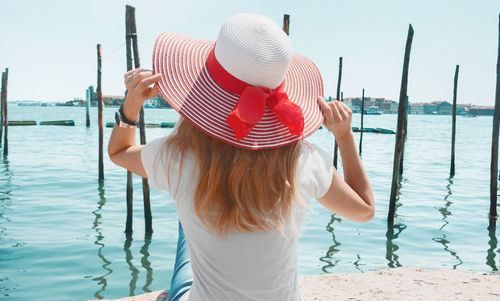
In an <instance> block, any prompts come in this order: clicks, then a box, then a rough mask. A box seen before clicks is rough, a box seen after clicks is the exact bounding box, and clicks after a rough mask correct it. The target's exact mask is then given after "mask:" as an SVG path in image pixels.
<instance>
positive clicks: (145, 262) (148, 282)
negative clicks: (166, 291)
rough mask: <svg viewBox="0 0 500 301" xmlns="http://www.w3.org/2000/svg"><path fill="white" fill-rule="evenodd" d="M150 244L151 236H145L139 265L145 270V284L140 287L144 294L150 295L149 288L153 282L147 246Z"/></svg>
mask: <svg viewBox="0 0 500 301" xmlns="http://www.w3.org/2000/svg"><path fill="white" fill-rule="evenodd" d="M150 244H151V236H146V238H145V239H144V245H143V246H142V248H141V251H140V252H141V254H142V258H141V265H142V267H143V268H144V269H145V270H146V283H145V284H144V286H143V287H142V290H143V291H144V292H146V293H150V292H151V290H150V289H149V286H150V285H151V283H152V282H153V269H152V268H151V262H149V245H150Z"/></svg>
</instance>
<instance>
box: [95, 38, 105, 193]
mask: <svg viewBox="0 0 500 301" xmlns="http://www.w3.org/2000/svg"><path fill="white" fill-rule="evenodd" d="M101 73H102V51H101V44H97V110H98V113H97V114H98V116H97V119H98V125H99V183H102V181H104V159H103V158H104V154H103V152H104V145H103V139H104V138H103V137H104V134H103V126H102V87H101Z"/></svg>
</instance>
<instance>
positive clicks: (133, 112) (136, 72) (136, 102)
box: [123, 68, 161, 121]
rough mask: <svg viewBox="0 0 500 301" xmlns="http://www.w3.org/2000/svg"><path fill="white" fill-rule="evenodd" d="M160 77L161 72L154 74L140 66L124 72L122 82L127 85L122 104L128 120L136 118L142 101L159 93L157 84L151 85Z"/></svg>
mask: <svg viewBox="0 0 500 301" xmlns="http://www.w3.org/2000/svg"><path fill="white" fill-rule="evenodd" d="M160 79H161V74H159V73H158V74H155V75H153V73H152V72H151V71H149V70H143V69H141V68H137V69H133V70H130V71H128V72H127V73H125V75H124V82H125V86H126V87H127V96H126V98H125V103H124V104H123V112H124V113H125V117H126V118H127V119H128V120H130V121H135V120H137V117H138V116H137V115H138V114H139V110H140V109H141V107H142V105H143V104H144V102H145V101H146V100H148V99H151V98H153V97H156V96H157V95H158V93H159V88H158V86H157V85H154V86H152V87H151V85H153V84H155V83H156V82H158V81H159V80H160Z"/></svg>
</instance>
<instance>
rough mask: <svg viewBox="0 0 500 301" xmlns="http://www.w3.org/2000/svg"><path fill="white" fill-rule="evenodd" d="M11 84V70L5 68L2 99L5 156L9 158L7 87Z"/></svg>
mask: <svg viewBox="0 0 500 301" xmlns="http://www.w3.org/2000/svg"><path fill="white" fill-rule="evenodd" d="M8 83H9V68H5V72H4V76H2V99H3V111H4V115H3V124H4V132H3V134H4V136H3V155H4V156H7V155H8V154H9V138H8V134H7V132H8V130H9V115H8V114H7V104H8V102H7V85H8Z"/></svg>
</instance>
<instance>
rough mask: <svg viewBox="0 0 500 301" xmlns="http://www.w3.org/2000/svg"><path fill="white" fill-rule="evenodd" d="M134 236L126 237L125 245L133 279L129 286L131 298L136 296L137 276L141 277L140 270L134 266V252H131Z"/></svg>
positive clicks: (124, 248) (124, 249) (126, 258)
mask: <svg viewBox="0 0 500 301" xmlns="http://www.w3.org/2000/svg"><path fill="white" fill-rule="evenodd" d="M132 240H133V239H132V235H128V234H127V235H126V238H125V244H124V245H123V251H125V261H126V262H127V265H128V269H129V270H130V272H131V274H130V275H131V276H132V278H131V279H130V283H129V284H128V286H129V293H128V295H129V296H135V288H136V285H137V276H138V275H139V270H138V269H137V268H136V267H135V266H134V264H133V263H132V259H134V257H133V256H132V252H131V251H130V246H131V245H132Z"/></svg>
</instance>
